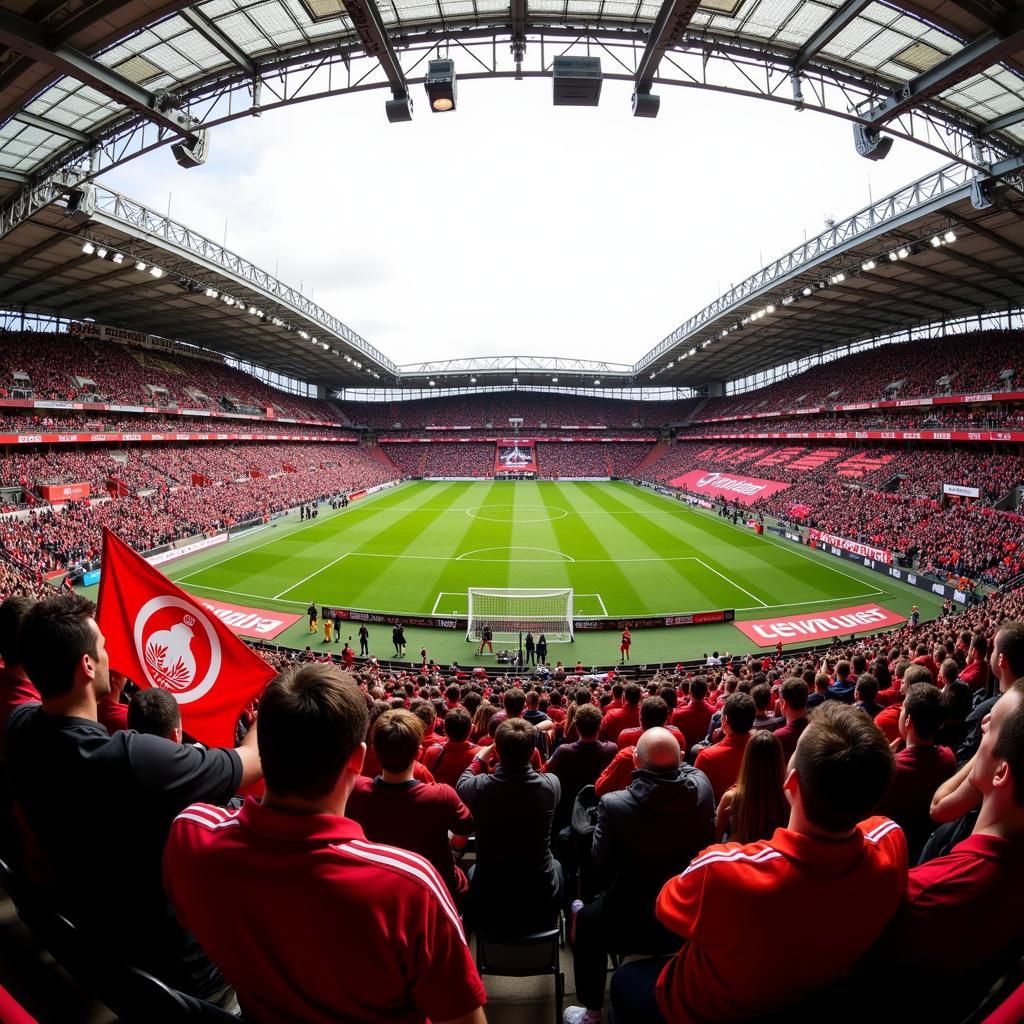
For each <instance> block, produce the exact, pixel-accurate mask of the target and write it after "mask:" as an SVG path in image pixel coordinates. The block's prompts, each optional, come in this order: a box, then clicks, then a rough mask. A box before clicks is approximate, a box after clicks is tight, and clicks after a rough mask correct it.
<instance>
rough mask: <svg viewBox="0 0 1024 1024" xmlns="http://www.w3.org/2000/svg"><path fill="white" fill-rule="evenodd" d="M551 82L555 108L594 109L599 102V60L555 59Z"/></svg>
mask: <svg viewBox="0 0 1024 1024" xmlns="http://www.w3.org/2000/svg"><path fill="white" fill-rule="evenodd" d="M551 80H552V83H553V92H552V97H553V100H554V104H555V106H556V107H596V106H597V105H598V103H599V102H600V100H601V58H600V57H575V56H562V57H556V58H555V60H554V65H553V68H552V79H551Z"/></svg>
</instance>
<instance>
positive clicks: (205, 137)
mask: <svg viewBox="0 0 1024 1024" xmlns="http://www.w3.org/2000/svg"><path fill="white" fill-rule="evenodd" d="M171 152H172V153H173V154H174V159H175V160H177V161H178V166H179V167H184V168H186V169H187V168H190V167H201V166H202V165H203V164H205V163H206V158H207V156H208V155H209V152H210V133H209V132H208V131H207V130H206V129H205V128H201V129H200V130H199V131H198V132H196V133H195V135H189V136H188V137H187V138H184V139H182V140H181V142H176V143H174V145H173V146H171Z"/></svg>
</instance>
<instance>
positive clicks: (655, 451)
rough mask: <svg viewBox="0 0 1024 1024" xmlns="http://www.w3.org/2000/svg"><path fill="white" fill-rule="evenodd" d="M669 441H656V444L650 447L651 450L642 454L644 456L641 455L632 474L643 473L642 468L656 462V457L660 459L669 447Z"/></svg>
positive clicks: (640, 474)
mask: <svg viewBox="0 0 1024 1024" xmlns="http://www.w3.org/2000/svg"><path fill="white" fill-rule="evenodd" d="M670 443H671V442H669V441H659V442H658V443H657V444H656V445H655V446H654V447H653V448H652V449H651V450H650V451H649V452H648V453H647V454H646V455H645V456H644V457H643V458H642V459H641V460H640V462H639V463H638V464H637V466H636V468H635V469H634V470H633V475H634V476H642V475H643V471H644V470H645V469H646V468H647V467H648V466H650V465H651V464H652V463H655V462H657V461H658V459H660V458H661V457H662V455H664V454H665V452H666V451H667V450H668V447H669V444H670Z"/></svg>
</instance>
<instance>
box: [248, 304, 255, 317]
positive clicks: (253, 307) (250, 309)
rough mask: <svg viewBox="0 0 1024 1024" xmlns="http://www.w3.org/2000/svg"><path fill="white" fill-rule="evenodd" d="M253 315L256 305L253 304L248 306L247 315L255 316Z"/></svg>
mask: <svg viewBox="0 0 1024 1024" xmlns="http://www.w3.org/2000/svg"><path fill="white" fill-rule="evenodd" d="M255 315H256V307H255V306H250V307H249V316H255Z"/></svg>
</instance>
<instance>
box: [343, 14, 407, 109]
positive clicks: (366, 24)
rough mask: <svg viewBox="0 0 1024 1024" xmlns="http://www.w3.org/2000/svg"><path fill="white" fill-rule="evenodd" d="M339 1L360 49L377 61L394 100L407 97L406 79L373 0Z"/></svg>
mask: <svg viewBox="0 0 1024 1024" xmlns="http://www.w3.org/2000/svg"><path fill="white" fill-rule="evenodd" d="M343 3H344V4H345V10H346V12H347V13H348V16H349V17H350V18H351V19H352V27H353V28H354V29H355V30H356V35H357V36H359V41H360V42H361V43H362V44H363V49H364V50H365V51H366V52H367V53H368V54H370V55H371V56H373V57H376V58H377V60H379V61H380V66H381V67H382V68H383V69H384V74H385V75H386V76H387V79H388V81H389V82H390V83H391V92H392V95H393V96H394V97H395V99H396V100H401V99H407V98H408V96H409V83H408V82H407V81H406V80H405V72H404V71H403V70H402V65H401V64H400V63H399V61H398V55H397V54H396V53H395V48H394V47H393V46H392V45H391V38H390V36H389V35H388V30H387V29H386V28H385V27H384V19H383V18H382V17H381V16H380V10H379V9H378V7H377V4H376V3H375V2H374V0H343Z"/></svg>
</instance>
